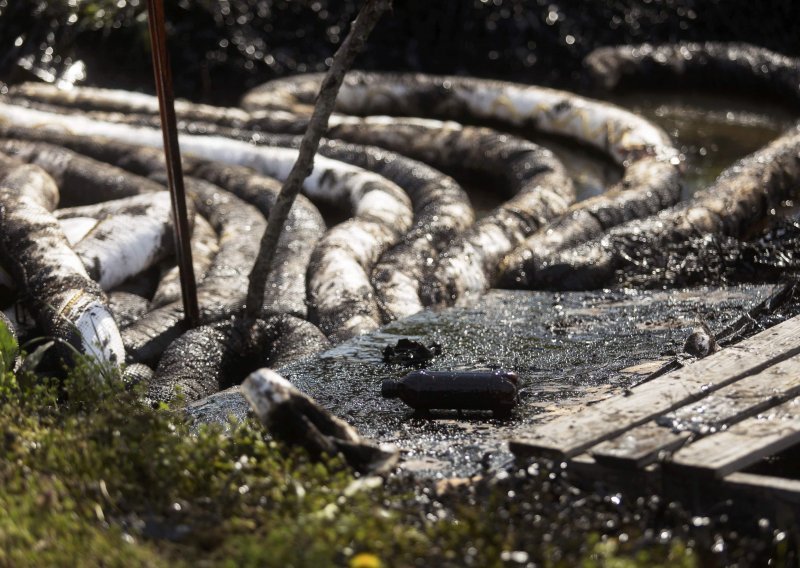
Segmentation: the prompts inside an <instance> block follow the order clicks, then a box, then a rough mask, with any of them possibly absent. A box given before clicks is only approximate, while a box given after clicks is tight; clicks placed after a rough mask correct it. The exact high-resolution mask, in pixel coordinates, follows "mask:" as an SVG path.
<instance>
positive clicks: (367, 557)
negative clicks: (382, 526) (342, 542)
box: [350, 552, 383, 568]
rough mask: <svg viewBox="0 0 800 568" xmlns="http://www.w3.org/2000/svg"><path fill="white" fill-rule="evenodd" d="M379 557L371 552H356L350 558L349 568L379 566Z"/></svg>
mask: <svg viewBox="0 0 800 568" xmlns="http://www.w3.org/2000/svg"><path fill="white" fill-rule="evenodd" d="M381 566H383V564H381V559H380V558H378V557H377V556H375V555H374V554H372V553H371V552H362V553H360V554H356V555H355V556H353V558H352V559H350V568H381Z"/></svg>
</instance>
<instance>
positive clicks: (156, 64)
mask: <svg viewBox="0 0 800 568" xmlns="http://www.w3.org/2000/svg"><path fill="white" fill-rule="evenodd" d="M147 16H148V18H147V19H148V23H149V27H150V45H151V47H152V52H153V73H154V74H155V78H156V93H157V94H158V107H159V111H160V113H161V132H162V133H163V135H164V155H165V156H166V159H167V180H168V182H169V193H170V196H171V198H172V217H173V220H174V223H173V224H172V225H173V227H174V231H175V256H176V257H177V259H178V269H179V271H180V276H181V295H182V296H183V312H184V321H185V322H186V323H187V324H188V326H189V327H195V326H196V325H197V323H198V321H199V319H200V310H199V308H198V305H197V282H196V281H195V278H194V269H193V265H192V249H191V246H190V242H189V240H190V237H191V234H190V232H189V219H188V214H187V212H186V191H185V190H184V187H183V169H182V167H181V151H180V147H179V146H178V128H177V124H176V120H175V96H174V94H173V91H172V72H171V70H170V67H169V58H168V55H167V34H166V31H165V30H164V4H163V0H148V1H147Z"/></svg>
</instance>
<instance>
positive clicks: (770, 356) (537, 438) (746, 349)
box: [510, 317, 800, 459]
mask: <svg viewBox="0 0 800 568" xmlns="http://www.w3.org/2000/svg"><path fill="white" fill-rule="evenodd" d="M798 353H800V317H795V318H792V319H790V320H787V321H785V322H783V323H781V324H778V325H776V326H775V327H772V328H770V329H768V330H766V331H764V332H762V333H760V334H758V335H756V336H754V337H751V338H750V339H747V340H745V341H742V342H741V343H739V344H737V345H734V346H732V347H728V348H727V349H724V350H723V351H720V352H719V353H715V354H714V355H711V356H709V357H706V358H705V359H702V360H700V361H698V362H697V363H694V364H692V365H689V366H687V367H684V368H682V369H678V370H677V371H673V372H671V373H668V374H666V375H664V376H661V377H658V378H656V379H653V380H652V381H650V382H648V383H645V384H644V385H642V386H641V387H638V388H636V389H633V390H632V391H631V392H630V394H629V395H627V396H625V395H621V396H617V397H613V398H611V399H608V400H605V401H603V402H601V403H599V404H597V405H596V406H594V407H592V408H587V409H586V410H584V411H583V412H580V413H578V414H577V415H573V416H567V417H564V418H563V419H559V420H554V421H553V422H550V423H548V424H545V425H541V426H539V427H533V428H532V429H531V430H530V431H527V432H522V433H521V435H520V436H519V437H518V438H517V439H515V440H512V441H511V443H510V447H511V451H512V452H514V453H515V454H516V455H517V456H521V457H524V456H532V455H540V456H550V457H555V458H557V459H564V458H569V457H573V456H575V455H577V454H579V453H581V452H583V451H585V450H587V449H588V448H590V447H591V446H593V445H595V444H598V443H600V442H603V441H605V440H608V439H609V438H612V437H615V436H618V435H620V434H622V433H623V432H625V431H627V430H630V429H631V428H634V427H636V426H639V425H640V424H644V423H645V422H647V421H649V420H651V419H653V418H655V417H656V416H659V415H661V414H664V413H666V412H670V411H672V410H675V409H676V408H679V407H680V406H683V405H685V404H688V403H691V402H694V401H695V400H698V399H699V398H702V397H703V396H706V395H707V394H710V393H711V392H712V391H714V390H717V389H719V388H722V387H724V386H726V385H728V384H730V383H732V382H734V381H737V380H739V379H741V378H743V377H746V376H748V375H752V374H754V373H758V372H760V371H762V370H763V369H765V368H767V367H769V366H771V365H774V364H775V363H778V362H780V361H783V360H785V359H788V358H789V357H792V356H794V355H797V354H798Z"/></svg>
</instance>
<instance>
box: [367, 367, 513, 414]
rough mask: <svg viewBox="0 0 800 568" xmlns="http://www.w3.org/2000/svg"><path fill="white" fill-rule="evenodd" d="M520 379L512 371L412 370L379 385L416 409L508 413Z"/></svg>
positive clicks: (390, 394) (387, 393)
mask: <svg viewBox="0 0 800 568" xmlns="http://www.w3.org/2000/svg"><path fill="white" fill-rule="evenodd" d="M518 383H519V378H518V377H517V374H516V373H514V372H512V371H503V370H496V371H427V370H425V371H413V372H411V373H409V374H407V375H406V376H405V377H403V378H402V379H399V380H394V379H387V380H385V381H383V385H382V386H381V395H382V396H383V397H384V398H399V399H400V400H402V401H403V402H405V403H406V404H407V405H409V406H410V407H412V408H414V409H415V410H421V411H427V410H433V409H440V410H443V409H457V410H492V411H494V412H495V414H507V413H508V412H509V411H510V410H511V409H512V408H513V407H514V405H515V404H516V403H517V384H518Z"/></svg>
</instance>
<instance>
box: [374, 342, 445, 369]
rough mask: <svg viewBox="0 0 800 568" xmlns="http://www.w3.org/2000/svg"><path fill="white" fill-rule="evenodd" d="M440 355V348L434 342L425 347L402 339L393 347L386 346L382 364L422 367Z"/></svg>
mask: <svg viewBox="0 0 800 568" xmlns="http://www.w3.org/2000/svg"><path fill="white" fill-rule="evenodd" d="M441 354H442V346H441V345H439V344H438V343H436V342H433V343H431V344H430V345H425V344H423V343H420V342H419V341H414V340H413V339H407V338H405V337H404V338H402V339H400V340H399V341H398V342H397V344H395V345H387V346H386V347H385V348H384V350H383V362H384V363H388V364H394V365H403V366H404V367H422V366H424V365H425V364H426V363H427V362H428V361H430V360H431V359H433V358H434V357H436V356H437V355H441Z"/></svg>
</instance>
